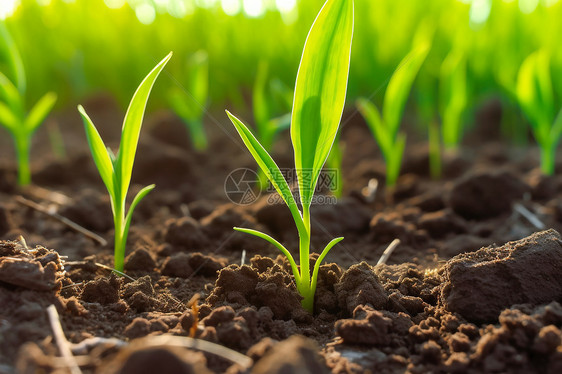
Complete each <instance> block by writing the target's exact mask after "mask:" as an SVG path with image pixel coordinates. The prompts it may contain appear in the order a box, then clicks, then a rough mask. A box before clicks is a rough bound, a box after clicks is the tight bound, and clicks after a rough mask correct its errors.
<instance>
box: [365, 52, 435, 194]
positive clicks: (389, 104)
mask: <svg viewBox="0 0 562 374" xmlns="http://www.w3.org/2000/svg"><path fill="white" fill-rule="evenodd" d="M428 52H429V45H426V44H424V45H422V46H420V47H418V48H415V49H414V50H412V51H411V52H410V53H409V54H408V55H407V56H406V57H405V58H404V59H403V60H402V62H401V63H400V65H399V66H398V68H397V69H396V70H395V71H394V74H392V77H391V78H390V82H389V83H388V87H387V88H386V92H385V95H384V102H383V113H382V116H381V113H380V112H379V110H378V109H377V107H376V106H375V105H374V104H373V103H372V102H370V101H369V100H367V99H364V98H360V99H358V101H357V107H358V109H359V111H360V112H361V114H362V115H363V117H364V118H365V121H366V122H367V125H368V126H369V128H370V129H371V132H372V133H373V135H374V137H375V140H376V141H377V144H378V145H379V147H380V149H381V152H382V155H383V157H384V160H385V163H386V185H387V186H388V187H393V186H394V185H395V184H396V181H397V179H398V175H399V174H400V166H401V163H402V156H403V154H404V148H405V146H406V134H404V133H401V132H399V130H400V122H401V120H402V114H403V111H404V107H405V105H406V100H407V99H408V95H409V93H410V89H411V87H412V84H413V83H414V79H415V77H416V75H417V73H418V71H419V69H420V67H421V65H422V64H423V62H424V61H425V58H426V56H427V54H428Z"/></svg>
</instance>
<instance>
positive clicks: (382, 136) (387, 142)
mask: <svg viewBox="0 0 562 374" xmlns="http://www.w3.org/2000/svg"><path fill="white" fill-rule="evenodd" d="M357 109H359V112H360V113H361V115H362V116H363V117H364V118H365V122H367V125H368V126H369V129H371V132H372V133H373V136H374V137H375V140H376V141H377V144H378V145H379V147H380V148H381V152H382V154H383V155H384V157H385V159H386V158H387V157H388V155H389V153H390V151H391V149H392V143H393V139H391V138H390V133H389V132H388V131H387V129H386V127H385V125H384V123H383V122H382V119H381V115H380V113H379V110H378V109H377V107H376V106H375V104H373V103H372V102H370V101H369V100H367V99H364V98H359V99H357Z"/></svg>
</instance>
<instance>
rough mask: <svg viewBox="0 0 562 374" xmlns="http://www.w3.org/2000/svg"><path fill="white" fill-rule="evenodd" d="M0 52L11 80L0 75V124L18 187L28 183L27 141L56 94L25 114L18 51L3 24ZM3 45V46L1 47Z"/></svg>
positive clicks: (20, 62) (28, 148) (21, 68)
mask: <svg viewBox="0 0 562 374" xmlns="http://www.w3.org/2000/svg"><path fill="white" fill-rule="evenodd" d="M0 43H1V44H0V46H1V47H0V53H3V54H4V56H3V57H4V60H5V61H6V70H7V71H9V74H10V75H11V76H12V78H13V80H11V79H10V78H8V77H7V76H6V75H5V74H4V73H3V72H0V125H2V126H4V127H5V128H6V130H8V132H9V133H10V134H11V135H12V138H13V139H14V146H15V150H16V157H17V160H18V184H19V185H20V186H27V185H28V184H29V183H31V168H30V165H29V164H30V161H29V153H30V150H31V138H32V137H33V134H34V133H35V131H36V130H37V128H39V126H40V125H41V123H43V121H44V119H45V118H46V117H47V115H48V114H49V112H50V111H51V109H53V106H54V105H55V102H56V101H57V95H56V94H55V93H53V92H48V93H46V94H45V95H44V96H43V97H41V98H40V99H39V101H37V103H36V104H35V106H34V107H33V108H32V109H31V110H30V111H29V112H26V110H25V92H26V86H27V83H26V77H25V69H24V66H23V62H22V60H21V57H20V54H19V51H18V49H17V47H16V44H15V43H14V41H13V39H12V37H11V35H10V34H9V32H8V30H7V28H6V26H5V25H4V23H2V22H0ZM2 44H3V45H2Z"/></svg>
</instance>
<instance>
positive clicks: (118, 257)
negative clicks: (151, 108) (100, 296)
mask: <svg viewBox="0 0 562 374" xmlns="http://www.w3.org/2000/svg"><path fill="white" fill-rule="evenodd" d="M171 57H172V53H170V54H169V55H168V56H166V57H165V58H164V59H163V60H162V61H161V62H160V63H159V64H158V65H156V67H155V68H154V69H153V70H152V71H151V72H150V73H149V74H148V75H147V76H146V78H144V80H143V81H142V83H141V84H140V86H139V87H138V88H137V91H136V92H135V94H134V95H133V98H132V99H131V103H130V104H129V108H128V109H127V113H126V114H125V120H124V121H123V130H122V133H121V143H120V145H119V151H118V152H117V156H115V155H114V154H113V153H112V152H111V150H110V149H109V148H106V146H105V144H104V142H103V140H102V138H101V137H100V134H99V133H98V130H97V129H96V127H95V126H94V124H93V122H92V120H91V119H90V117H88V115H87V114H86V111H85V110H84V108H83V107H82V106H81V105H80V106H78V111H79V112H80V114H81V115H82V119H83V121H84V127H85V129H86V137H87V138H88V145H89V146H90V150H91V151H92V156H93V158H94V162H95V163H96V167H97V168H98V171H99V173H100V176H101V179H102V180H103V183H104V184H105V186H106V188H107V191H108V192H109V197H110V200H111V210H112V212H113V222H114V224H115V248H114V250H115V254H114V263H115V265H114V266H115V269H116V270H117V271H123V262H124V259H125V244H126V243H127V235H128V233H129V226H130V225H131V218H132V215H133V211H134V210H135V208H136V206H137V205H138V203H139V202H140V201H141V200H142V199H143V198H144V197H145V196H146V195H147V194H148V193H149V192H150V191H152V190H153V189H154V187H155V186H154V185H153V184H152V185H150V186H147V187H144V188H143V189H142V190H140V191H139V192H138V194H137V195H136V196H135V198H134V199H133V202H132V203H131V206H130V207H129V211H128V212H126V208H125V200H126V198H127V192H128V191H129V185H130V182H131V175H132V173H133V163H134V161H135V154H136V152H137V145H138V142H139V136H140V130H141V126H142V120H143V117H144V112H145V109H146V103H147V101H148V96H149V95H150V91H151V90H152V86H153V85H154V82H155V81H156V78H157V77H158V75H159V74H160V72H161V71H162V69H164V66H165V65H166V63H167V62H168V60H170V58H171Z"/></svg>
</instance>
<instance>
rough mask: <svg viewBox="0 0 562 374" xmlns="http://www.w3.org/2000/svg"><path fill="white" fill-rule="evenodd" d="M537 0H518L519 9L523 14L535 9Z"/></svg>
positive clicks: (537, 3)
mask: <svg viewBox="0 0 562 374" xmlns="http://www.w3.org/2000/svg"><path fill="white" fill-rule="evenodd" d="M538 5H539V0H519V10H520V11H521V13H523V14H530V13H533V12H534V11H535V9H537V6H538Z"/></svg>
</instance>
